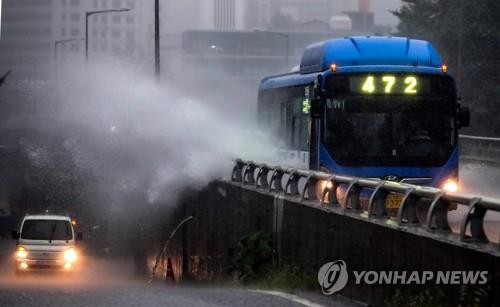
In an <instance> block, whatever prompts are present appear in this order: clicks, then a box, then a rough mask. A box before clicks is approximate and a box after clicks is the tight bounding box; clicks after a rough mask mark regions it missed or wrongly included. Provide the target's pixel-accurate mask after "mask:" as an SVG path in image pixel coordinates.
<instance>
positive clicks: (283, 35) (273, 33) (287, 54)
mask: <svg viewBox="0 0 500 307" xmlns="http://www.w3.org/2000/svg"><path fill="white" fill-rule="evenodd" d="M254 33H267V34H272V35H277V36H281V37H284V38H285V43H286V57H285V59H286V66H288V65H289V61H288V58H289V57H290V55H289V53H290V35H289V34H287V33H283V32H274V31H268V30H254Z"/></svg>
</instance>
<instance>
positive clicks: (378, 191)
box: [368, 181, 388, 217]
mask: <svg viewBox="0 0 500 307" xmlns="http://www.w3.org/2000/svg"><path fill="white" fill-rule="evenodd" d="M383 187H384V182H383V181H380V182H379V183H378V184H377V187H376V188H375V190H374V191H373V193H372V195H371V196H370V201H369V202H368V217H372V216H374V217H383V216H386V215H387V211H386V208H385V201H386V198H387V194H388V192H387V191H386V190H385V189H384V188H383Z"/></svg>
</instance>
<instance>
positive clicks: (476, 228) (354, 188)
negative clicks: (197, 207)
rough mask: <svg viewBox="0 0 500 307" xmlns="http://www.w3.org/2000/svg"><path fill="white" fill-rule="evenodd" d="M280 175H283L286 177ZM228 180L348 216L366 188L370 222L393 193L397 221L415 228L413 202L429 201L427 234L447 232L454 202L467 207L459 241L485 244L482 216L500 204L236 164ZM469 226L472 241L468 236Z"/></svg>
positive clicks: (375, 182) (421, 189) (381, 182)
mask: <svg viewBox="0 0 500 307" xmlns="http://www.w3.org/2000/svg"><path fill="white" fill-rule="evenodd" d="M284 175H287V176H288V178H286V177H284ZM283 179H284V182H285V183H284V185H283V183H282V181H283ZM300 179H303V180H305V182H304V186H303V188H301V189H299V181H300ZM231 180H232V181H233V182H239V183H241V184H243V185H249V186H254V187H255V188H257V189H263V190H267V191H269V192H276V193H284V194H285V195H287V196H291V197H297V198H300V200H301V201H303V200H308V201H313V202H318V203H319V204H320V205H321V206H325V205H329V206H340V207H342V209H343V210H352V211H361V206H360V193H361V190H362V189H364V188H366V189H370V190H372V192H371V196H370V198H369V202H368V210H367V211H368V218H375V217H386V216H387V210H386V209H387V208H386V198H387V196H388V195H389V194H390V193H391V192H392V193H398V194H402V195H403V198H402V200H401V203H400V206H399V209H398V213H397V218H396V221H397V224H398V225H399V226H415V225H419V224H420V223H419V221H418V218H417V203H418V201H419V200H420V199H429V200H431V204H430V207H429V210H428V212H427V216H426V221H425V224H424V226H425V228H426V229H427V231H429V232H433V231H444V232H451V228H450V226H449V223H448V218H447V212H448V207H449V206H450V205H451V204H452V203H460V204H463V205H467V206H468V207H469V208H468V210H467V213H466V215H465V216H464V218H463V219H462V221H461V224H460V240H461V241H462V242H484V243H488V242H489V240H488V238H487V236H486V233H485V231H484V226H483V222H484V216H485V214H486V212H487V211H488V210H493V211H500V199H497V198H492V197H484V196H479V195H472V194H467V193H459V192H446V191H443V190H441V189H437V188H433V187H425V186H417V185H411V184H406V183H399V182H392V181H385V180H382V179H366V178H358V177H351V176H344V175H335V174H330V173H325V172H320V171H311V170H303V169H294V168H281V167H275V166H269V165H266V164H257V163H254V162H251V161H243V160H236V164H235V166H234V168H233V171H232V175H231ZM340 184H345V185H347V189H346V190H345V202H344V204H340V202H339V201H338V199H337V189H338V187H339V185H340ZM317 191H319V192H320V193H318V192H317ZM318 196H319V197H318ZM469 226H470V234H471V235H470V236H468V235H467V229H468V227H469Z"/></svg>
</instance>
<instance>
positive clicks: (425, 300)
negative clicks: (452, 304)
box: [385, 288, 445, 307]
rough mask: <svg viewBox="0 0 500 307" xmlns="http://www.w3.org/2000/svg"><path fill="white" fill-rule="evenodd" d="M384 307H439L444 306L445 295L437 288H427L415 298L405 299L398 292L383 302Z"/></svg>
mask: <svg viewBox="0 0 500 307" xmlns="http://www.w3.org/2000/svg"><path fill="white" fill-rule="evenodd" d="M385 306H386V307H396V306H398V307H399V306H407V307H441V306H445V295H444V293H443V292H442V291H441V290H440V289H439V288H429V289H426V290H424V291H422V292H420V293H418V294H417V295H415V296H412V297H405V296H404V295H403V294H402V293H401V291H400V290H397V291H396V293H395V294H394V295H393V296H392V297H391V298H390V299H389V300H387V301H386V302H385Z"/></svg>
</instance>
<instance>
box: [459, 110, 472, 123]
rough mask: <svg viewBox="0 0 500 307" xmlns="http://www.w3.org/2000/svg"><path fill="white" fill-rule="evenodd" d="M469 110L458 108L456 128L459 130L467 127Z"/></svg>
mask: <svg viewBox="0 0 500 307" xmlns="http://www.w3.org/2000/svg"><path fill="white" fill-rule="evenodd" d="M469 125H470V110H469V108H468V107H458V126H459V127H460V128H465V127H469Z"/></svg>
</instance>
